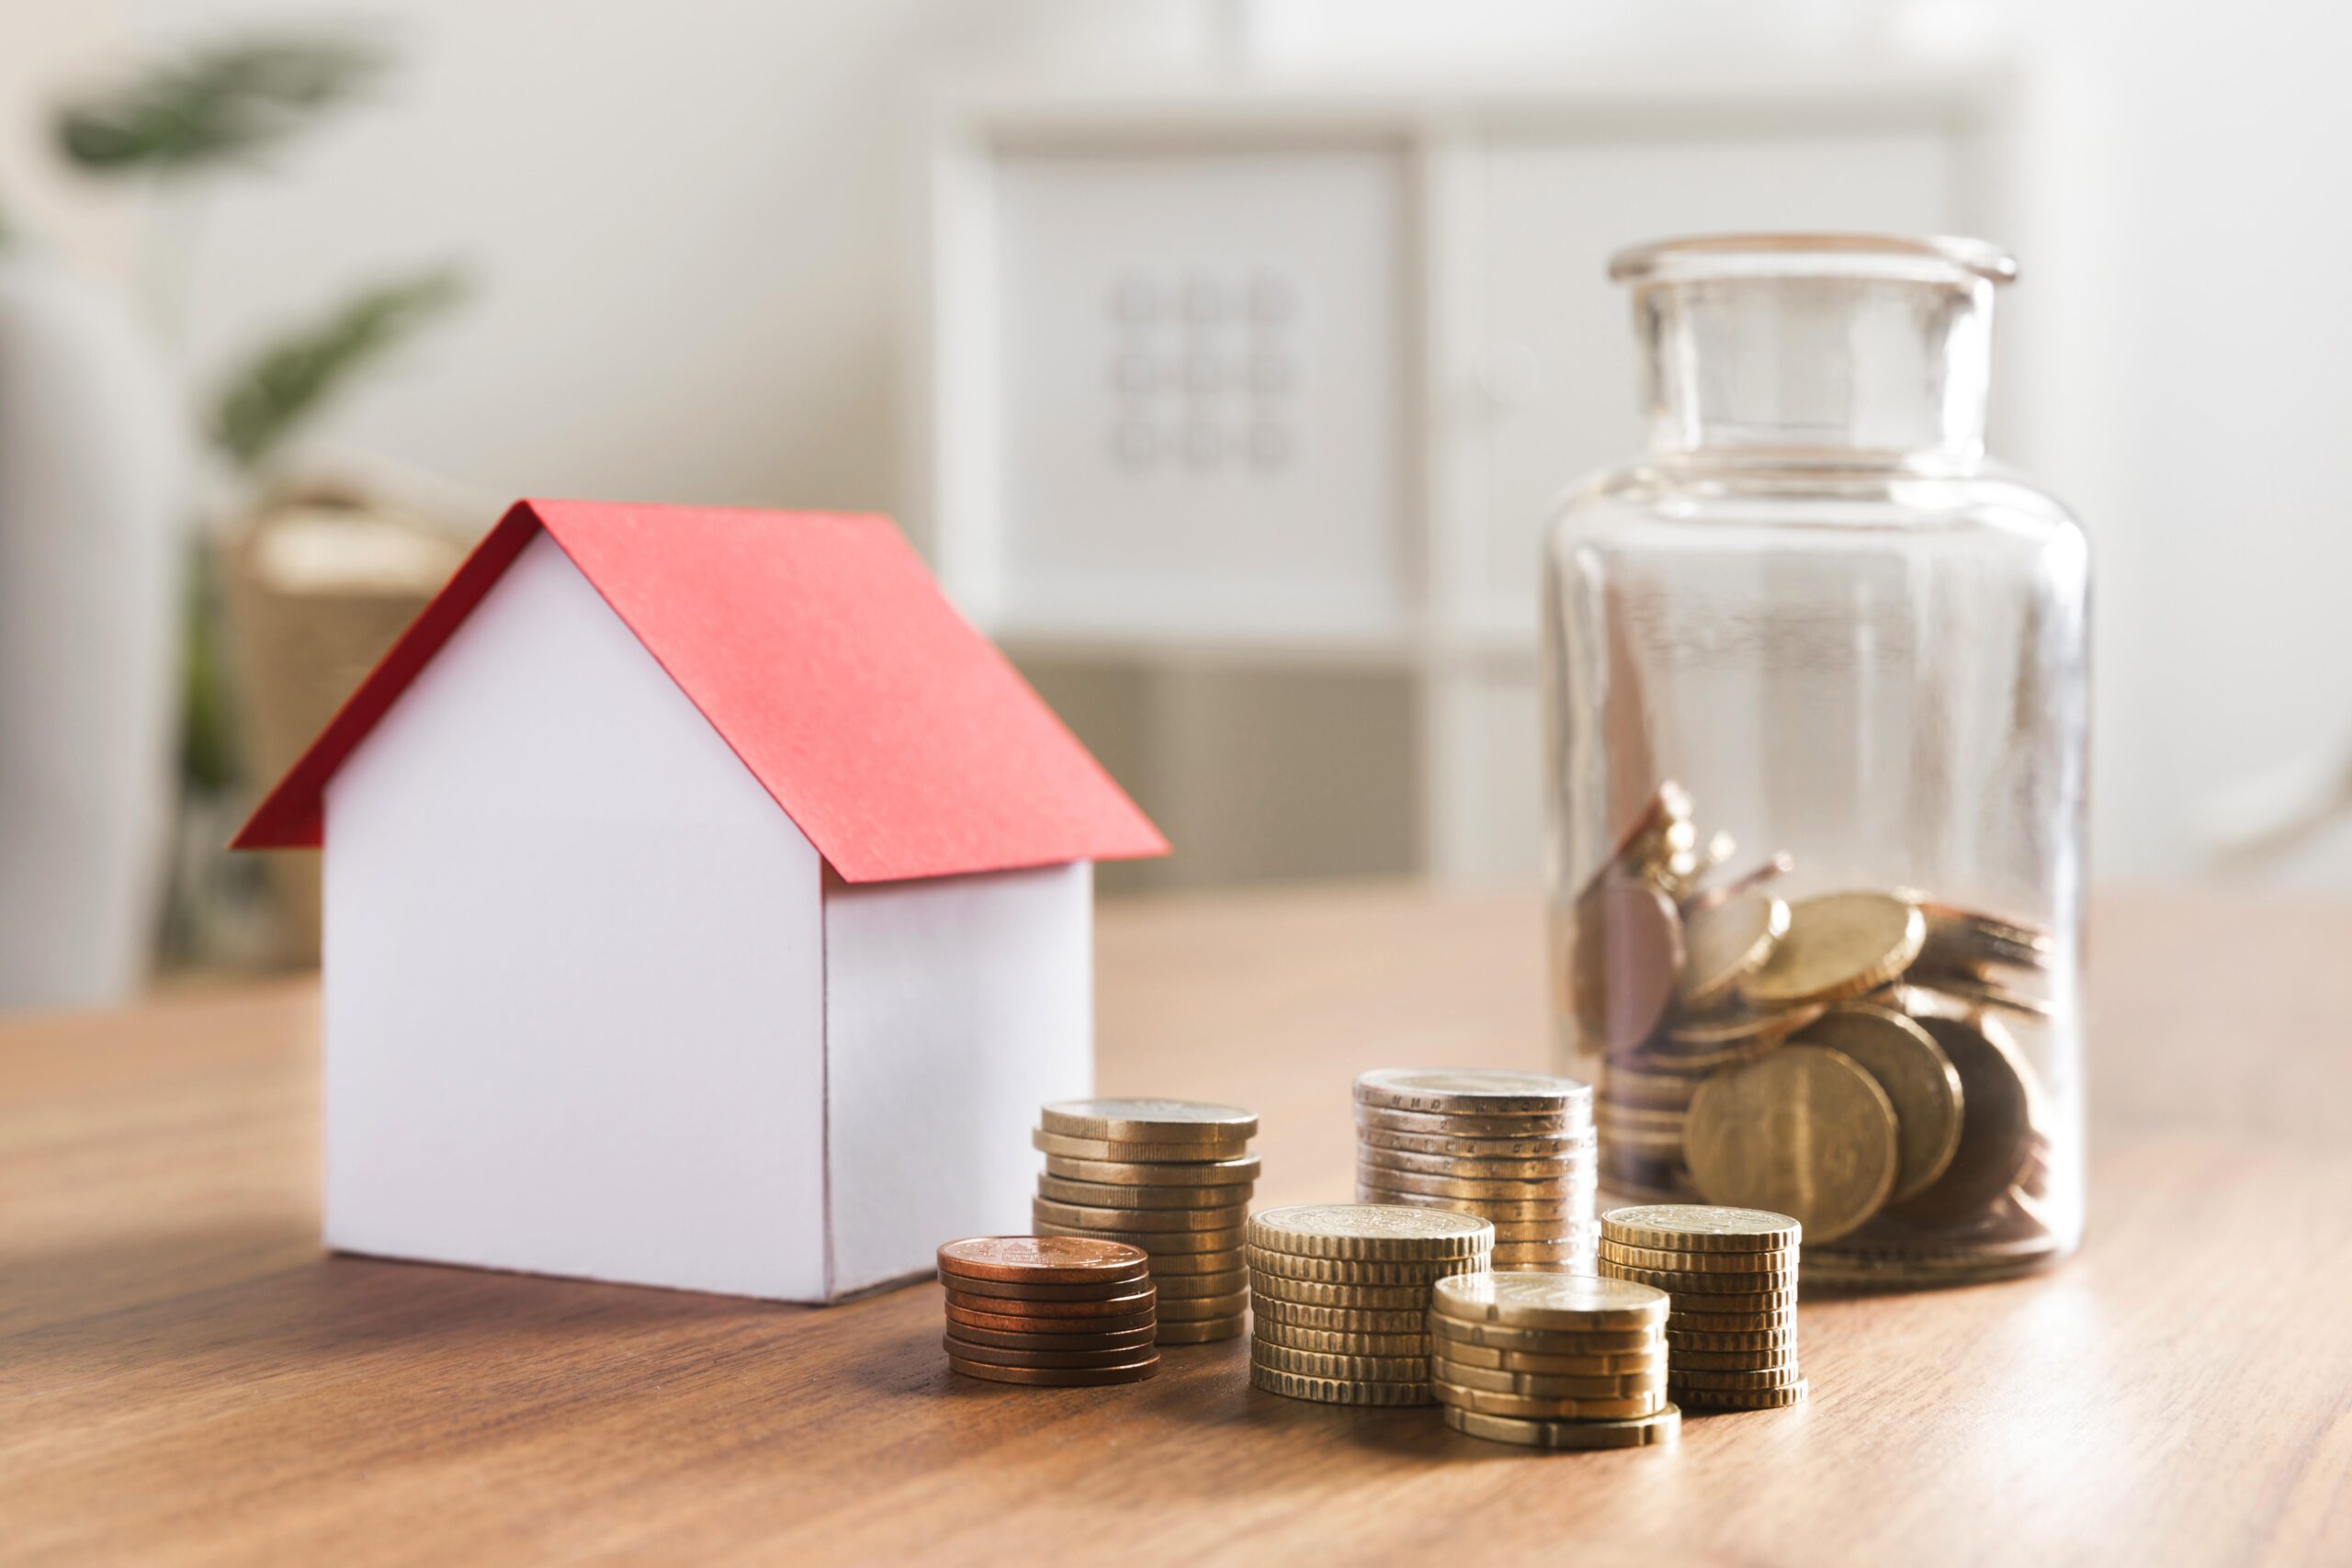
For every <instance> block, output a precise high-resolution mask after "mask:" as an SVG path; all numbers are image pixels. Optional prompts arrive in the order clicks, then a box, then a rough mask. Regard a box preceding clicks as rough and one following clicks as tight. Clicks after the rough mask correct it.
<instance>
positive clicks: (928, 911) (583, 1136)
mask: <svg viewBox="0 0 2352 1568" xmlns="http://www.w3.org/2000/svg"><path fill="white" fill-rule="evenodd" d="M236 841H237V844H238V846H239V847H240V848H290V847H301V846H313V847H320V848H322V849H323V850H324V851H325V856H326V859H325V879H324V880H325V893H324V910H325V944H324V964H325V982H324V983H325V1013H326V1017H325V1103H326V1240H327V1243H328V1245H329V1246H331V1247H336V1248H339V1249H343V1250H346V1251H352V1252H360V1253H369V1254H376V1255H380V1256H384V1257H391V1258H419V1259H427V1260H431V1261H435V1262H443V1263H459V1264H472V1265H477V1266H481V1267H485V1268H494V1269H523V1270H528V1271H532V1272H538V1273H547V1274H561V1275H576V1276H581V1277H583V1278H589V1279H597V1280H627V1281H634V1282H639V1283H644V1284H653V1285H668V1286H675V1287H680V1288H684V1289H691V1290H705V1291H722V1292H736V1293H741V1294H746V1295H756V1296H769V1297H776V1298H781V1299H785V1300H791V1301H822V1300H830V1299H832V1298H835V1297H838V1296H840V1295H842V1294H844V1293H847V1292H854V1291H857V1290H861V1289H864V1288H865V1287H867V1286H871V1285H875V1284H877V1283H880V1282H883V1281H886V1280H892V1279H896V1278H899V1277H901V1276H905V1275H908V1274H913V1273H918V1272H922V1271H927V1270H928V1269H930V1267H931V1263H932V1251H933V1247H936V1246H937V1245H938V1244H939V1243H940V1242H941V1241H943V1240H944V1239H946V1238H949V1237H951V1236H956V1235H971V1234H975V1233H982V1232H988V1231H991V1230H1004V1229H1020V1228H1023V1224H1024V1220H1023V1217H1024V1216H1025V1214H1026V1213H1027V1205H1028V1198H1029V1189H1030V1184H1031V1181H1032V1179H1033V1177H1034V1175H1035V1155H1034V1153H1033V1152H1032V1151H1031V1149H1030V1147H1029V1142H1028V1128H1029V1125H1030V1123H1031V1122H1033V1121H1034V1120H1035V1112H1036V1108H1037V1105H1038V1103H1039V1102H1040V1101H1041V1100H1052V1099H1057V1098H1062V1097H1067V1096H1075V1095H1083V1094H1085V1093H1087V1092H1089V1090H1090V1089H1091V1055H1092V1010H1093V1002H1092V990H1091V964H1092V942H1091V926H1092V874H1091V863H1092V862H1094V861H1097V860H1103V859H1117V858H1126V857H1134V856H1144V855H1156V854H1161V853H1164V852H1166V850H1167V845H1166V843H1165V842H1164V841H1163V840H1161V838H1160V836H1159V833H1158V832H1157V831H1156V830H1155V829H1153V827H1152V825H1151V824H1150V822H1149V821H1148V820H1147V819H1146V818H1144V816H1143V814H1142V813H1141V812H1140V811H1138V810H1137V809H1136V807H1135V806H1134V804H1133V803H1132V802H1130V801H1129V800H1128V799H1127V797H1126V796H1125V795H1124V794H1122V793H1121V791H1120V790H1119V788H1118V786H1117V785H1116V784H1113V783H1112V782H1111V780H1110V778H1109V777H1108V776H1107V775H1106V774H1105V773H1103V770H1102V768H1101V767H1100V766H1099V765H1098V764H1097V763H1096V762H1095V761H1094V760H1093V759H1092V758H1091V756H1089V755H1088V754H1087V752H1086V750H1085V749H1084V748H1083V747H1081V746H1080V744H1079V742H1078V741H1077V739H1075V738H1073V737H1072V736H1071V735H1070V734H1069V731H1068V730H1067V729H1065V728H1063V727H1062V725H1061V723H1060V722H1059V721H1058V720H1057V719H1056V718H1055V716H1054V715H1053V714H1052V712H1051V711H1050V710H1049V709H1047V708H1046V705H1045V704H1044V703H1043V702H1042V701H1041V700H1040V699H1039V698H1038V697H1037V695H1036V694H1035V693H1034V692H1033V691H1031V690H1030V688H1029V687H1028V685H1027V684H1026V683H1025V682H1023V680H1022V679H1021V677H1020V676H1019V675H1018V674H1017V673H1016V672H1015V671H1013V669H1012V666H1011V665H1010V664H1009V663H1007V662H1006V661H1005V660H1004V659H1003V657H1002V656H1001V655H1000V654H999V653H998V652H997V651H996V649H993V648H992V647H990V646H989V643H988V642H987V641H986V640H985V639H984V638H983V637H980V636H979V635H978V633H977V632H975V631H973V630H972V628H971V627H970V626H967V624H966V623H965V622H964V621H963V620H962V619H961V618H960V617H959V616H958V615H956V612H955V610H954V609H953V608H952V607H951V606H950V605H949V604H947V602H946V600H945V599H944V598H943V597H942V596H941V594H940V592H939V591H938V589H937V587H936V586H935V585H934V583H933V581H932V580H931V577H930V575H929V574H928V572H927V571H926V570H924V568H923V566H922V562H921V560H920V559H919V558H917V557H916V555H915V554H914V552H913V551H912V550H911V549H910V547H908V545H907V544H906V542H905V541H904V539H902V538H901V537H900V536H899V533H898V531H897V529H896V528H895V527H894V526H893V525H891V524H890V522H889V521H888V519H886V518H882V517H873V516H845V515H837V514H818V513H763V512H738V511H713V510H700V509H692V508H683V507H661V506H632V505H606V504H595V503H588V502H548V501H529V502H521V503H519V504H517V505H516V506H515V508H514V509H513V510H512V511H510V512H509V513H507V514H506V516H505V517H504V519H503V520H502V521H501V522H500V523H499V525H497V527H496V528H495V529H494V530H492V533H491V534H490V535H489V536H488V537H487V538H486V539H485V540H484V541H483V542H482V544H481V547H479V548H478V549H477V550H476V551H475V552H474V553H473V555H472V556H471V557H470V558H469V559H468V560H467V561H466V563H465V565H464V566H463V567H462V568H460V569H459V570H458V573H457V574H456V576H455V577H454V578H452V579H451V581H450V582H449V584H448V586H447V588H446V589H444V590H443V591H442V592H441V594H440V595H439V597H438V598H436V599H435V601H434V602H433V604H431V605H430V606H429V607H428V608H427V609H426V610H425V611H424V614H423V615H421V616H420V617H419V618H418V620H417V621H416V623H415V624H414V625H413V626H411V627H410V628H409V629H408V631H407V632H405V633H404V634H403V635H402V637H401V639H400V641H399V642H398V643H397V644H396V645H395V646H394V647H393V648H392V649H391V651H390V653H389V654H387V655H386V656H385V658H384V660H383V662H382V663H381V664H380V665H379V667H378V668H377V669H376V670H375V671H374V672H373V673H372V674H370V675H369V676H368V679H367V681H366V682H363V683H362V684H361V686H360V688H359V689H358V691H357V692H356V693H355V694H353V696H352V697H351V699H350V701H349V702H348V703H347V704H345V706H344V708H343V710H342V711H341V712H340V713H339V714H338V715H337V716H335V718H334V721H333V723H331V724H330V725H329V726H328V727H327V728H326V730H325V731H324V732H323V733H322V735H321V736H320V737H319V739H317V741H316V742H315V743H314V744H313V745H312V746H311V749H310V750H309V751H308V752H307V753H306V754H305V755H304V756H303V757H302V759H301V760H300V762H298V763H297V764H296V765H295V767H294V768H293V769H292V770H291V771H290V772H289V773H288V775H287V776H286V778H285V779H284V780H283V781H282V782H281V783H279V784H278V785H277V788H276V789H275V790H274V791H273V792H272V793H271V794H270V795H268V796H267V798H266V799H265V800H264V801H263V802H262V804H261V806H260V807H258V808H257V809H256V810H255V812H254V816H253V818H252V820H250V821H249V822H248V823H247V824H246V825H245V827H244V829H243V831H242V832H241V833H240V834H239V836H238V839H237V840H236Z"/></svg>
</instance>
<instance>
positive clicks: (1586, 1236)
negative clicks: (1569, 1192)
mask: <svg viewBox="0 0 2352 1568" xmlns="http://www.w3.org/2000/svg"><path fill="white" fill-rule="evenodd" d="M1579 1207H1580V1205H1577V1204H1573V1203H1572V1204H1570V1205H1569V1217H1568V1218H1566V1219H1562V1220H1497V1221H1495V1222H1494V1226H1495V1245H1496V1246H1497V1247H1510V1246H1512V1245H1514V1244H1518V1245H1524V1244H1526V1243H1528V1242H1532V1241H1544V1242H1569V1241H1578V1240H1591V1239H1595V1238H1597V1236H1598V1235H1599V1233H1598V1232H1597V1231H1596V1230H1595V1229H1594V1226H1593V1224H1592V1222H1591V1221H1590V1220H1588V1219H1582V1218H1579V1217H1577V1210H1578V1209H1579Z"/></svg>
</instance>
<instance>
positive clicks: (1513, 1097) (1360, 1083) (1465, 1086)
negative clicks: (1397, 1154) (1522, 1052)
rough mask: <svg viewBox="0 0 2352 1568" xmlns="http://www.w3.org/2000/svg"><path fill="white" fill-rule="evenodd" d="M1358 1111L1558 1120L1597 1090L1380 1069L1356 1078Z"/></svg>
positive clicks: (1453, 1071)
mask: <svg viewBox="0 0 2352 1568" xmlns="http://www.w3.org/2000/svg"><path fill="white" fill-rule="evenodd" d="M1355 1098H1356V1103H1357V1104H1359V1105H1378V1106H1385V1107H1386V1108H1388V1109H1389V1110H1392V1111H1433V1112H1438V1113H1441V1114H1443V1115H1448V1116H1452V1115H1457V1114H1462V1113H1464V1112H1466V1113H1468V1114H1471V1115H1475V1116H1538V1115H1540V1116H1559V1115H1566V1114H1567V1113H1568V1112H1570V1111H1573V1110H1575V1109H1577V1108H1578V1107H1582V1106H1587V1105H1589V1104H1590V1103H1591V1101H1592V1090H1591V1089H1589V1087H1587V1086H1586V1085H1584V1084H1581V1083H1578V1082H1577V1080H1576V1079H1574V1078H1564V1077H1554V1076H1553V1075H1552V1074H1550V1073H1523V1072H1512V1071H1506V1070H1504V1069H1500V1068H1476V1069H1472V1068H1448V1067H1377V1068H1374V1070H1373V1071H1371V1072H1368V1073H1359V1074H1357V1075H1356V1082H1355Z"/></svg>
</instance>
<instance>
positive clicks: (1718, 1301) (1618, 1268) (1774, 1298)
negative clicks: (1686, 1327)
mask: <svg viewBox="0 0 2352 1568" xmlns="http://www.w3.org/2000/svg"><path fill="white" fill-rule="evenodd" d="M1600 1273H1601V1277H1602V1278H1603V1279H1608V1280H1627V1281H1628V1282H1629V1283H1632V1284H1636V1285H1648V1286H1650V1288H1651V1289H1652V1290H1665V1289H1666V1287H1664V1286H1663V1285H1658V1284H1656V1283H1654V1282H1653V1281H1652V1280H1645V1279H1643V1278H1641V1277H1640V1276H1639V1275H1638V1274H1628V1273H1627V1272H1626V1270H1625V1269H1624V1267H1623V1265H1622V1264H1616V1263H1611V1262H1610V1261H1609V1260H1608V1259H1607V1258H1602V1259H1601V1260H1600ZM1668 1294H1669V1295H1671V1296H1672V1297H1673V1298H1674V1317H1673V1319H1672V1320H1671V1321H1673V1322H1674V1323H1675V1324H1677V1325H1680V1324H1681V1322H1682V1316H1683V1314H1684V1313H1685V1312H1686V1311H1696V1313H1697V1315H1698V1316H1700V1317H1702V1318H1711V1319H1714V1318H1724V1317H1730V1316H1733V1315H1735V1314H1738V1315H1743V1316H1744V1317H1746V1318H1748V1319H1753V1318H1754V1317H1755V1315H1756V1314H1762V1313H1792V1312H1794V1311H1795V1310H1796V1305H1797V1293H1796V1292H1795V1291H1794V1290H1793V1289H1790V1290H1781V1291H1753V1292H1746V1293H1743V1294H1738V1295H1732V1294H1726V1293H1724V1292H1716V1293H1713V1294H1711V1295H1696V1294H1688V1293H1684V1292H1668ZM1699 1309H1703V1310H1699ZM1691 1326H1693V1327H1705V1328H1720V1327H1722V1326H1723V1325H1722V1324H1721V1323H1719V1322H1707V1323H1702V1324H1694V1325H1691Z"/></svg>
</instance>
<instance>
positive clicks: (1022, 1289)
mask: <svg viewBox="0 0 2352 1568" xmlns="http://www.w3.org/2000/svg"><path fill="white" fill-rule="evenodd" d="M939 1282H940V1283H941V1284H943V1285H944V1286H946V1287H947V1288H948V1289H949V1290H950V1291H953V1292H956V1294H958V1295H965V1296H993V1297H997V1298H999V1299H1001V1300H1003V1301H1008V1302H1099V1301H1107V1300H1112V1299H1115V1298H1118V1297H1123V1296H1131V1295H1134V1294H1136V1292H1140V1291H1143V1290H1144V1289H1145V1287H1146V1286H1147V1285H1148V1284H1149V1283H1150V1281H1149V1280H1148V1278H1147V1279H1141V1280H1104V1281H1103V1283H1101V1284H1099V1285H1032V1284H1030V1283H1028V1282H1027V1281H1025V1280H967V1279H966V1278H965V1277H964V1276H963V1275H961V1274H943V1275H941V1276H940V1279H939ZM1005 1310H1006V1311H1008V1312H1011V1311H1015V1310H1017V1309H1015V1308H1012V1307H1007V1308H1006V1309H1005ZM1040 1310H1041V1311H1047V1312H1051V1311H1055V1310H1057V1309H1055V1308H1053V1307H1045V1308H1041V1309H1040Z"/></svg>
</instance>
